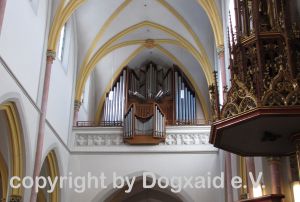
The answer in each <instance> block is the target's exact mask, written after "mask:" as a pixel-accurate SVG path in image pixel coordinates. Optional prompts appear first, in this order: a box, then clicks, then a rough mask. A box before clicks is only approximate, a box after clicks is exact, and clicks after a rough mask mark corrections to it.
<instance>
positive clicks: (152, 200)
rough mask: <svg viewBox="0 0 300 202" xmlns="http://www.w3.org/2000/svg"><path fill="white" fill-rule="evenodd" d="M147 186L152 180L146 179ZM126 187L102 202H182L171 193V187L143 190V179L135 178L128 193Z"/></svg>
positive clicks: (155, 187) (156, 186)
mask: <svg viewBox="0 0 300 202" xmlns="http://www.w3.org/2000/svg"><path fill="white" fill-rule="evenodd" d="M146 181H147V184H151V183H152V178H147V179H146ZM127 189H128V187H126V186H125V187H123V188H122V189H118V190H116V191H115V192H114V193H112V194H111V195H110V196H108V197H107V198H106V199H105V200H103V201H104V202H120V201H122V202H183V199H181V197H180V196H178V195H177V194H175V193H173V192H172V191H171V187H167V188H165V189H162V188H160V187H159V186H158V185H157V184H156V185H155V186H154V187H153V188H151V189H145V188H143V177H137V178H136V180H135V183H134V185H133V188H132V190H131V192H130V193H126V192H125V191H126V190H127Z"/></svg>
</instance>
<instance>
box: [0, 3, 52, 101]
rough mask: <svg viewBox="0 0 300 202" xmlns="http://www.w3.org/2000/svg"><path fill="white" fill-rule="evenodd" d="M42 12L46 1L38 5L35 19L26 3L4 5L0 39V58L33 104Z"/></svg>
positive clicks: (42, 42) (43, 24)
mask: <svg viewBox="0 0 300 202" xmlns="http://www.w3.org/2000/svg"><path fill="white" fill-rule="evenodd" d="M46 10H47V1H41V2H40V4H39V10H38V12H37V15H36V14H35V12H34V11H33V9H32V7H31V4H30V2H29V1H20V0H9V1H7V3H6V8H5V15H4V20H3V26H2V31H1V38H0V54H1V57H3V58H4V60H5V61H6V63H7V64H8V65H9V67H10V68H11V70H12V71H13V73H14V74H15V75H16V77H17V78H18V79H19V80H20V82H21V84H22V85H23V86H24V87H25V88H26V90H27V91H28V93H29V95H30V96H31V97H32V98H33V100H35V101H36V100H37V95H38V87H39V85H38V84H39V74H40V68H41V63H42V53H43V51H42V50H43V44H44V33H45V29H46V17H47V16H46V14H47V12H46ZM31 25H32V26H31Z"/></svg>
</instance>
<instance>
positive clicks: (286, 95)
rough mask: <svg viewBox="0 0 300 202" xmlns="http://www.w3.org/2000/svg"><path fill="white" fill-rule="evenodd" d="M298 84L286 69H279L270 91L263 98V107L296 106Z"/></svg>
mask: <svg viewBox="0 0 300 202" xmlns="http://www.w3.org/2000/svg"><path fill="white" fill-rule="evenodd" d="M299 93H300V91H299V88H298V83H297V81H296V80H295V79H293V78H292V77H291V74H290V73H289V71H288V70H287V69H283V67H282V66H281V67H280V70H279V73H278V75H277V76H276V77H275V78H274V79H273V80H272V81H271V84H270V90H268V91H267V92H266V93H265V95H264V97H263V99H262V100H263V101H262V103H263V105H264V106H290V105H298V104H297V103H299V101H298V96H299Z"/></svg>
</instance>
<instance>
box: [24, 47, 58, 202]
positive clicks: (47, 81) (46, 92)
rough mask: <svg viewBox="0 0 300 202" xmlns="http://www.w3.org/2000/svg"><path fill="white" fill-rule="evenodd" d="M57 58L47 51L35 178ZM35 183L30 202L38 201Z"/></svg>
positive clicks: (38, 169) (39, 163) (38, 170)
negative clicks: (53, 66) (52, 70)
mask: <svg viewBox="0 0 300 202" xmlns="http://www.w3.org/2000/svg"><path fill="white" fill-rule="evenodd" d="M54 59H55V52H53V51H47V63H46V71H45V77H44V86H43V95H42V105H41V114H40V120H39V130H38V137H37V144H36V152H35V162H34V171H33V179H35V178H36V177H37V176H39V175H40V170H41V166H42V165H41V163H42V162H41V161H42V152H43V145H44V136H45V125H46V113H47V106H48V95H49V86H50V78H51V68H52V64H53V61H54ZM34 187H35V184H34V186H33V188H32V190H31V196H30V202H36V198H37V193H36V192H35V189H34Z"/></svg>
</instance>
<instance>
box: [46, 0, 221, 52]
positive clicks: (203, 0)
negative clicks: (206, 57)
mask: <svg viewBox="0 0 300 202" xmlns="http://www.w3.org/2000/svg"><path fill="white" fill-rule="evenodd" d="M86 1H87V0H70V1H69V2H68V3H67V4H66V5H65V6H64V7H63V9H62V8H61V7H60V10H58V11H57V12H56V15H55V17H54V21H53V25H52V27H51V30H50V35H49V40H48V41H49V42H48V50H50V51H54V52H55V50H56V46H57V42H58V37H59V33H60V30H61V29H62V27H63V25H64V24H65V23H66V22H67V21H68V19H69V18H70V16H71V15H72V14H73V13H74V12H75V10H76V9H78V8H79V7H80V6H81V5H82V4H84V3H85V2H86ZM196 1H197V2H198V3H199V5H200V6H201V7H202V8H203V9H204V11H205V12H206V14H207V16H208V19H209V20H210V23H211V26H212V29H213V32H214V36H215V41H216V46H217V47H219V46H222V45H223V44H224V36H223V27H222V21H221V14H220V12H219V9H218V7H217V5H216V2H215V0H196ZM63 2H64V3H65V1H63ZM62 5H64V4H62Z"/></svg>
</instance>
